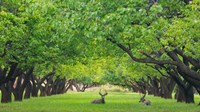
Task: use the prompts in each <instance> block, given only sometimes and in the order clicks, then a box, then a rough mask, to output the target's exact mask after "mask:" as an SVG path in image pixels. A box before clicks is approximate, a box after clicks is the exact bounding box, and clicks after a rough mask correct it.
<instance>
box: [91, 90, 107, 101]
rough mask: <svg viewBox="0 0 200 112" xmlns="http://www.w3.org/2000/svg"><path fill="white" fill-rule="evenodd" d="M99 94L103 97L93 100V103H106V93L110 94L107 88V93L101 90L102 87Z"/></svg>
mask: <svg viewBox="0 0 200 112" xmlns="http://www.w3.org/2000/svg"><path fill="white" fill-rule="evenodd" d="M99 95H100V96H101V99H96V100H93V101H92V102H91V103H92V104H105V99H104V97H105V96H106V95H108V92H107V91H106V90H105V93H104V94H103V93H102V91H101V89H100V91H99Z"/></svg>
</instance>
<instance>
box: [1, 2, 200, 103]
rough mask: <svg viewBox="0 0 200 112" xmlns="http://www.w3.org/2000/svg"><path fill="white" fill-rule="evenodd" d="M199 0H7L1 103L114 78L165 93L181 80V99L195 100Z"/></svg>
mask: <svg viewBox="0 0 200 112" xmlns="http://www.w3.org/2000/svg"><path fill="white" fill-rule="evenodd" d="M199 2H200V1H199V0H193V1H191V0H159V1H157V0H156V1H154V0H140V1H136V0H128V1H120V0H117V1H115V2H113V1H112V0H106V1H104V0H92V1H90V0H54V1H49V0H42V1H40V0H24V1H23V0H10V1H7V0H1V1H0V65H1V66H0V86H1V91H2V102H9V101H11V96H12V95H11V93H13V94H14V96H15V100H22V96H23V93H24V91H25V97H26V98H28V97H30V93H31V94H32V96H37V94H38V91H39V90H40V94H41V96H45V95H51V94H59V93H64V92H66V91H67V90H68V89H69V88H70V86H71V85H72V84H73V85H74V86H76V87H77V88H80V87H79V85H78V84H77V82H78V83H79V84H80V83H82V85H84V86H82V88H81V89H80V91H84V89H85V88H86V87H89V86H90V85H93V84H103V83H106V82H108V81H110V83H113V84H119V85H123V86H125V85H126V86H131V87H132V88H133V90H135V91H140V92H143V93H145V92H146V91H148V93H149V94H151V93H152V94H154V95H155V96H158V95H159V96H163V97H165V98H171V93H172V91H173V90H174V86H175V84H176V85H177V88H178V89H177V99H178V98H180V99H181V100H183V101H185V102H187V103H191V102H194V96H193V93H194V92H193V87H194V88H195V89H196V90H197V92H198V93H200V74H199V69H200V60H199V57H200V51H199V46H200V45H199V44H200V43H199V36H200V34H199V29H200V24H199V22H200V19H199V18H200V17H199V15H200V14H199V13H200V12H199V8H200V6H199ZM125 54H128V56H129V58H130V59H129V60H128V61H127V59H126V58H127V55H125ZM124 58H125V59H124ZM118 62H120V63H118ZM135 62H138V63H144V64H142V65H141V64H138V63H135ZM88 84H89V85H88Z"/></svg>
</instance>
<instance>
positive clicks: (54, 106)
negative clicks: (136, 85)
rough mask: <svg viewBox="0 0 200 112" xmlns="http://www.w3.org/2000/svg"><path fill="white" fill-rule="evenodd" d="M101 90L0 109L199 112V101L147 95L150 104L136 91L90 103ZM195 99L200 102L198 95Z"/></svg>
mask: <svg viewBox="0 0 200 112" xmlns="http://www.w3.org/2000/svg"><path fill="white" fill-rule="evenodd" d="M99 97H100V96H99V95H98V93H92V92H85V93H76V92H69V93H67V94H64V95H55V96H51V97H38V98H31V99H30V100H24V101H23V102H12V103H8V104H0V112H200V106H197V103H196V104H185V103H177V102H176V101H175V100H166V99H161V98H159V97H153V96H147V97H146V98H147V99H149V100H151V102H152V105H151V106H145V105H143V104H141V103H139V102H138V101H139V98H140V95H139V94H135V93H122V92H119V93H109V94H108V96H106V98H105V99H106V104H104V105H98V104H91V103H90V102H91V101H92V100H93V99H96V98H99ZM195 97H196V98H195V99H196V102H199V101H200V97H199V96H195Z"/></svg>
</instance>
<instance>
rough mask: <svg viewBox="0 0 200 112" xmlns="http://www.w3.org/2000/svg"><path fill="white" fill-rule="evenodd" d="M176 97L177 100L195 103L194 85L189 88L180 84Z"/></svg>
mask: <svg viewBox="0 0 200 112" xmlns="http://www.w3.org/2000/svg"><path fill="white" fill-rule="evenodd" d="M175 98H176V99H177V102H186V103H194V93H193V87H192V86H189V87H188V88H183V87H180V86H178V87H177V91H176V95H175Z"/></svg>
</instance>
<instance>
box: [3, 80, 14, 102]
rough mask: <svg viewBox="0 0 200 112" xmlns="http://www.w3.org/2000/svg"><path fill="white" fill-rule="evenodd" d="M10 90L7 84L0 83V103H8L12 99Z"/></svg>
mask: <svg viewBox="0 0 200 112" xmlns="http://www.w3.org/2000/svg"><path fill="white" fill-rule="evenodd" d="M11 96H12V95H11V90H10V88H9V86H8V84H2V85H1V103H8V102H11V101H12V97H11Z"/></svg>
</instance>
